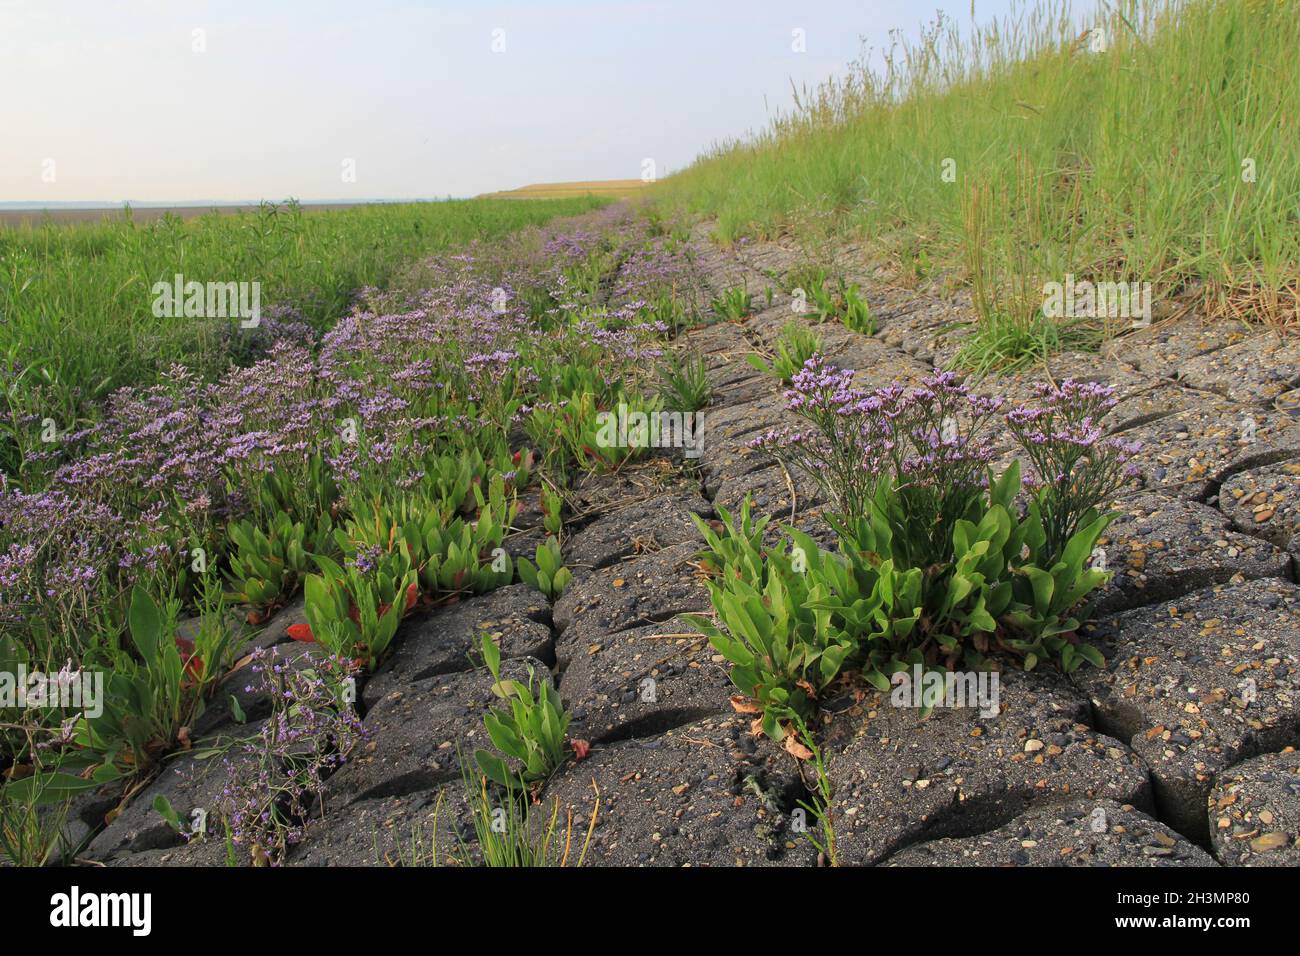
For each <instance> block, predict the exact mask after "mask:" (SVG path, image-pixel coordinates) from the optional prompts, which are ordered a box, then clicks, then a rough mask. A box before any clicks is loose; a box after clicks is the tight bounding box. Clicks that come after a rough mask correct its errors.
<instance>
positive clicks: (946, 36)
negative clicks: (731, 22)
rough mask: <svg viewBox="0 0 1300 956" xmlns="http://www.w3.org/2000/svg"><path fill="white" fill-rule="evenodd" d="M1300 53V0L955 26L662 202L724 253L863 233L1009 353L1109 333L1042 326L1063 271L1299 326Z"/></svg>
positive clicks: (1175, 1)
mask: <svg viewBox="0 0 1300 956" xmlns="http://www.w3.org/2000/svg"><path fill="white" fill-rule="evenodd" d="M1081 28H1097V29H1099V30H1100V31H1101V32H1100V34H1097V35H1095V36H1096V37H1099V38H1101V43H1097V42H1096V40H1095V37H1094V35H1090V34H1089V33H1088V32H1087V29H1084V30H1083V32H1081ZM1098 47H1102V48H1101V49H1099V48H1098ZM1297 51H1300V3H1297V2H1296V0H1188V2H1179V0H1130V2H1123V3H1120V4H1118V5H1115V4H1107V5H1104V6H1103V7H1102V10H1101V12H1099V13H1095V14H1092V13H1090V14H1088V15H1086V16H1078V15H1075V13H1074V12H1073V11H1071V9H1070V8H1069V6H1068V4H1067V3H1064V2H1059V0H1039V2H1037V3H1035V4H1033V5H1032V6H1030V7H1028V8H1021V9H1019V10H1018V11H1017V12H1015V13H1013V14H1012V15H1011V16H1010V17H1008V18H1007V19H1005V20H1003V21H1002V22H999V23H996V24H993V25H990V26H985V27H979V28H977V27H971V28H969V29H965V30H959V29H958V28H957V25H956V24H955V23H953V22H952V21H950V20H948V21H945V20H942V19H941V20H940V21H938V22H937V23H936V24H935V25H934V26H933V27H931V28H930V29H928V30H927V31H925V32H924V34H923V36H922V39H921V40H920V42H918V43H915V44H912V45H899V46H896V47H894V48H893V49H892V50H891V51H889V52H888V55H887V57H886V66H885V68H884V69H883V70H881V71H871V70H869V69H867V68H866V67H865V66H863V64H862V62H859V63H858V64H855V65H854V66H853V68H852V69H851V70H850V71H849V72H848V74H847V75H846V76H844V77H842V78H839V79H835V80H831V81H829V82H827V83H825V84H824V85H822V86H821V87H819V88H817V89H815V90H811V91H809V90H804V91H802V93H800V95H799V96H797V98H796V100H797V101H796V106H795V108H794V109H793V110H792V111H791V112H789V113H788V114H785V115H782V116H780V117H778V118H777V119H776V120H775V121H774V122H773V124H772V125H771V127H770V128H769V129H767V130H766V131H764V132H762V133H760V134H758V135H756V136H755V137H753V138H752V139H751V140H748V141H745V142H732V143H727V144H724V145H722V146H720V147H718V148H717V149H715V150H713V151H712V152H711V153H710V154H708V155H706V156H704V157H703V158H701V159H700V160H699V161H697V162H696V163H695V164H694V165H693V166H691V167H689V168H688V169H686V170H684V171H683V172H681V173H680V174H678V175H676V176H673V177H670V178H669V179H667V180H666V181H665V182H664V183H662V184H661V185H660V186H659V187H658V193H659V195H660V197H661V199H662V200H664V201H667V202H668V203H669V204H670V205H672V204H676V205H680V206H683V207H685V208H687V209H689V210H691V211H693V212H696V213H701V214H705V215H711V216H716V218H717V227H716V233H717V236H718V238H719V239H721V240H722V241H724V242H727V241H731V240H734V239H736V238H738V237H740V236H760V237H762V236H774V235H777V234H779V233H781V232H784V231H787V230H791V229H793V230H794V231H795V233H796V234H797V235H802V236H804V237H807V238H808V239H809V241H810V242H816V241H818V240H819V239H822V240H824V239H825V238H826V237H828V236H832V237H833V236H840V235H842V234H843V233H844V232H845V231H851V232H855V233H858V234H860V235H863V236H865V237H867V238H868V239H869V240H871V241H872V242H873V243H875V245H876V247H877V251H878V252H879V253H880V254H881V255H882V256H884V257H886V258H892V259H893V260H894V261H895V262H896V263H897V264H898V265H899V266H900V274H903V275H906V276H908V277H909V278H913V279H915V278H920V279H934V278H942V279H944V280H947V281H948V282H953V281H955V282H958V283H961V284H965V285H966V286H968V287H969V288H970V289H971V290H972V292H973V296H974V300H975V305H976V309H977V312H978V314H979V318H980V326H981V328H980V335H981V336H982V337H984V338H986V339H988V340H989V341H990V342H996V343H1000V344H999V345H998V348H1007V349H1010V350H1012V351H1014V350H1015V349H1017V348H1020V347H1022V346H1018V345H1017V344H1016V343H1023V347H1028V348H1031V349H1048V348H1050V347H1051V343H1052V342H1054V341H1055V342H1061V341H1065V342H1070V343H1072V344H1078V343H1079V342H1087V341H1088V340H1089V338H1090V337H1092V338H1094V339H1095V337H1097V336H1099V335H1101V334H1104V333H1106V332H1109V331H1113V329H1103V328H1086V329H1085V328H1079V327H1069V328H1061V329H1052V328H1047V327H1046V323H1047V321H1048V320H1046V319H1044V318H1043V316H1042V313H1041V307H1042V302H1043V294H1042V284H1043V283H1044V282H1046V281H1057V282H1064V281H1065V278H1066V276H1067V274H1069V275H1073V276H1075V278H1076V280H1084V279H1090V280H1094V281H1106V280H1110V281H1136V282H1150V283H1152V289H1153V294H1154V298H1155V299H1157V300H1159V299H1160V298H1161V297H1162V296H1167V295H1169V294H1172V293H1182V292H1186V291H1188V289H1189V287H1190V288H1194V289H1196V290H1198V292H1199V294H1200V295H1203V296H1204V297H1205V304H1206V305H1208V306H1209V307H1210V309H1211V311H1214V310H1216V309H1218V310H1221V311H1226V312H1232V313H1235V314H1249V315H1251V316H1253V317H1256V318H1260V319H1265V320H1270V321H1278V322H1282V321H1297V320H1300V312H1298V310H1297V302H1298V296H1300V291H1298V290H1300V283H1298V281H1297V280H1298V276H1300V266H1298V263H1300V222H1298V215H1300V214H1298V210H1300V110H1297V108H1296V104H1297V103H1300V71H1297V70H1296V69H1295V68H1294V61H1295V57H1296V55H1297ZM1252 165H1253V170H1254V181H1253V182H1250V181H1247V180H1248V179H1249V178H1250V177H1249V175H1248V173H1249V167H1251V166H1252ZM945 170H948V171H949V172H950V173H951V175H950V176H948V177H945V176H944V172H945ZM949 179H950V180H951V181H948V180H949Z"/></svg>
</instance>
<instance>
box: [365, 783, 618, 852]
mask: <svg viewBox="0 0 1300 956" xmlns="http://www.w3.org/2000/svg"><path fill="white" fill-rule="evenodd" d="M462 774H463V780H464V785H465V792H466V793H467V794H470V795H471V797H470V813H471V816H472V818H473V824H474V844H473V846H471V845H470V844H469V843H468V842H467V841H466V840H465V839H464V838H463V837H462V836H461V834H460V832H459V830H458V831H457V833H456V847H455V848H454V849H452V850H450V851H448V852H445V851H444V850H443V849H442V848H441V847H440V846H439V844H438V822H439V819H440V818H441V815H442V812H443V804H444V800H445V796H446V793H445V791H439V793H438V800H437V803H436V804H435V805H434V811H433V834H432V835H431V836H429V837H426V836H425V834H424V829H423V827H421V826H416V827H414V828H413V829H412V831H411V834H410V836H409V838H408V840H407V841H406V843H405V845H403V846H401V847H399V848H398V849H397V851H396V855H395V858H381V855H380V854H379V852H378V847H377V846H376V853H375V857H376V860H377V861H378V862H381V863H388V864H389V865H396V866H408V867H422V866H475V865H479V866H487V867H565V866H569V865H573V866H582V865H583V863H585V862H586V859H587V850H588V849H589V848H590V846H591V835H592V833H593V832H595V829H596V820H597V817H598V816H599V814H600V788H599V787H597V786H596V781H595V780H594V779H593V780H592V782H591V787H592V791H593V792H594V793H595V802H594V804H593V806H592V811H591V818H590V820H589V821H588V823H587V832H586V834H585V836H584V837H583V838H582V846H581V847H580V848H576V847H575V846H574V818H573V811H572V810H570V811H567V812H566V813H565V817H564V822H563V824H562V823H561V821H560V803H559V801H558V800H553V801H552V802H551V806H550V808H549V810H546V809H540V804H534V803H533V802H532V800H531V799H530V798H529V796H528V795H527V793H526V792H525V791H523V790H520V789H517V788H515V787H513V786H507V787H505V788H498V797H497V798H494V796H493V790H492V789H490V788H489V785H488V780H487V778H486V777H481V776H480V777H478V778H477V779H474V778H472V777H471V775H470V773H469V772H468V771H467V770H465V769H464V765H462ZM476 849H477V852H475V850H476ZM575 853H576V857H575Z"/></svg>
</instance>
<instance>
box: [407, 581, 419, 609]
mask: <svg viewBox="0 0 1300 956" xmlns="http://www.w3.org/2000/svg"><path fill="white" fill-rule="evenodd" d="M419 599H420V586H419V585H418V584H416V583H415V582H414V581H412V582H411V583H410V584H409V585H408V586H407V588H406V610H408V611H409V610H410V609H411V608H413V607H415V602H416V601H418V600H419Z"/></svg>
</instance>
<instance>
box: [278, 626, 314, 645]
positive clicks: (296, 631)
mask: <svg viewBox="0 0 1300 956" xmlns="http://www.w3.org/2000/svg"><path fill="white" fill-rule="evenodd" d="M285 631H286V632H287V633H288V635H289V636H290V637H292V638H293V639H294V640H295V641H305V642H306V643H308V644H314V643H316V636H315V635H314V634H312V632H311V625H309V624H290V625H289V626H288V627H287V628H285Z"/></svg>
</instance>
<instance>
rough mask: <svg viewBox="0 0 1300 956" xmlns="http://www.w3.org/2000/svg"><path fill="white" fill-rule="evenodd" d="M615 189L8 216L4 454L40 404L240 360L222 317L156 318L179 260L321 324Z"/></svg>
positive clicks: (6, 457)
mask: <svg viewBox="0 0 1300 956" xmlns="http://www.w3.org/2000/svg"><path fill="white" fill-rule="evenodd" d="M604 202H606V201H605V200H600V199H592V198H589V197H584V198H576V199H564V200H537V201H533V202H512V201H509V200H493V199H474V200H464V201H452V202H439V203H411V204H395V205H373V206H358V207H356V208H354V209H345V210H321V211H305V210H304V209H303V208H302V207H301V206H299V205H298V204H296V203H289V204H287V205H282V206H277V205H274V204H264V205H263V206H262V207H261V208H260V209H259V210H257V211H255V212H240V213H237V214H218V213H212V214H209V215H205V216H201V217H198V218H195V219H190V220H185V221H182V220H181V219H180V218H178V217H176V216H167V217H164V218H162V219H159V220H155V221H153V222H149V223H137V222H135V221H134V220H133V219H132V218H131V216H130V214H129V212H128V214H127V215H126V216H125V217H122V218H117V219H113V220H109V221H105V222H95V223H81V224H70V225H69V224H58V223H52V222H46V223H41V224H36V225H23V226H16V227H12V228H4V227H3V226H0V468H3V469H4V470H8V471H12V470H13V469H15V468H16V467H17V460H16V456H17V453H18V452H17V450H18V448H19V447H21V444H23V443H20V442H19V441H17V440H16V437H17V436H15V434H14V432H15V430H16V429H21V428H26V429H28V430H30V427H31V426H30V423H26V424H24V423H23V422H24V419H25V417H27V416H32V415H35V416H36V417H37V418H38V419H44V418H50V419H52V420H54V421H55V422H56V423H57V427H58V428H59V429H60V430H62V429H66V428H71V427H74V426H75V425H76V424H77V423H78V422H79V421H84V420H85V419H87V418H89V417H91V416H93V414H94V409H95V407H96V403H97V402H98V401H100V400H101V399H103V398H104V397H105V396H106V395H107V394H108V393H110V392H111V391H112V390H114V389H116V388H118V387H121V386H123V385H149V384H152V383H154V382H155V381H157V380H158V377H159V375H160V373H161V372H164V371H166V370H167V368H168V367H170V366H171V365H172V364H173V363H181V364H184V365H186V366H188V367H190V368H192V369H195V370H197V371H198V372H200V373H201V374H204V375H211V374H214V373H217V372H219V371H221V370H223V369H224V368H225V367H226V366H227V364H228V363H229V353H228V351H227V350H226V348H225V347H224V343H223V341H222V335H221V332H222V328H221V324H220V323H217V322H212V321H205V320H198V319H168V318H162V319H160V318H155V316H154V315H153V300H154V296H153V293H152V291H151V290H152V287H153V285H154V283H155V282H159V281H167V282H171V281H172V280H173V277H174V276H175V275H176V274H178V273H179V274H182V275H184V276H185V278H186V280H197V281H199V282H209V281H211V282H249V283H251V282H260V283H261V302H262V309H263V312H266V310H267V309H269V308H271V307H274V306H277V305H280V306H288V307H291V308H293V309H295V310H297V311H298V312H299V313H300V314H301V316H302V318H303V319H305V320H306V321H307V322H310V323H312V324H314V325H316V326H318V327H324V326H327V325H328V324H329V323H331V322H332V321H333V320H334V319H336V318H337V317H339V316H340V315H342V314H343V313H344V312H345V311H346V310H347V308H348V305H349V302H350V300H351V297H352V295H353V293H354V292H355V291H356V290H358V289H359V288H362V287H366V286H375V287H380V288H382V287H383V286H384V285H385V284H386V283H387V282H388V281H389V279H390V278H392V277H394V276H395V275H396V274H397V273H398V271H399V270H400V269H401V268H402V267H403V266H404V265H406V264H407V263H409V262H410V261H411V260H413V259H415V258H417V257H419V256H423V255H427V254H430V253H433V252H436V251H439V250H442V249H446V248H448V247H453V246H459V245H462V244H464V243H467V242H468V241H470V240H471V239H490V238H493V237H496V236H500V235H502V234H504V233H507V232H511V231H514V230H516V229H519V228H521V227H523V226H527V225H533V224H539V223H542V222H545V221H547V220H549V219H551V218H554V217H556V216H563V215H576V214H578V213H581V212H586V211H588V210H591V209H594V208H597V207H599V206H601V205H603V204H604Z"/></svg>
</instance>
